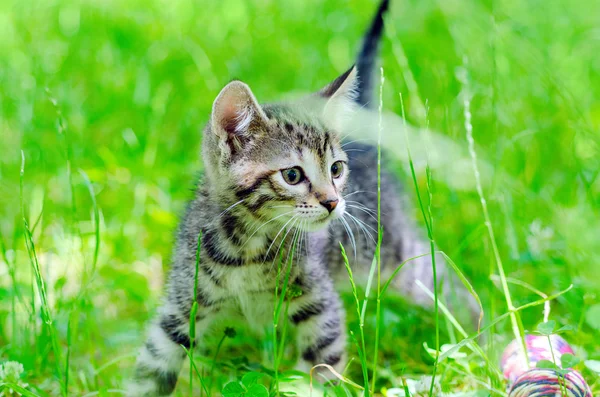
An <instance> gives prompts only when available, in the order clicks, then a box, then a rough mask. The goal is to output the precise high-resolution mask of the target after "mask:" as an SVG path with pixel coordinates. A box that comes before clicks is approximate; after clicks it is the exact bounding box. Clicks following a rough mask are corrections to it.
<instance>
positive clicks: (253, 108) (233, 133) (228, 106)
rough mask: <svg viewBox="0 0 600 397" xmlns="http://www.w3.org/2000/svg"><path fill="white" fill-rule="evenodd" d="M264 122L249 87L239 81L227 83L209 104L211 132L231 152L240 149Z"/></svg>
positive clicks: (263, 116)
mask: <svg viewBox="0 0 600 397" xmlns="http://www.w3.org/2000/svg"><path fill="white" fill-rule="evenodd" d="M268 121H269V119H268V118H267V116H266V115H265V112H264V111H263V110H262V108H261V107H260V105H259V104H258V102H257V101H256V98H255V97H254V94H252V91H251V90H250V87H248V86H247V85H246V84H244V83H242V82H241V81H232V82H231V83H229V84H227V85H226V86H225V87H224V88H223V89H222V90H221V92H220V93H219V95H217V98H216V99H215V102H214V103H213V109H212V117H211V122H212V125H211V126H212V132H213V133H215V134H216V135H217V136H218V137H219V141H220V146H221V147H222V148H225V145H226V146H229V150H230V152H231V153H234V152H236V151H238V150H240V149H241V148H242V147H243V146H244V144H245V143H247V142H248V141H249V140H250V139H251V137H252V133H253V132H256V131H257V130H258V129H260V127H262V126H266V124H267V122H268Z"/></svg>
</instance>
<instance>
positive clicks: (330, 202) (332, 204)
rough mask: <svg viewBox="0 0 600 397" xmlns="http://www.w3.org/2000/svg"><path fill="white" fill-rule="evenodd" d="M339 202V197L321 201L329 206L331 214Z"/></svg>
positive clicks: (325, 205)
mask: <svg viewBox="0 0 600 397" xmlns="http://www.w3.org/2000/svg"><path fill="white" fill-rule="evenodd" d="M338 203H339V200H338V199H335V200H325V201H321V205H322V206H323V207H325V208H327V211H329V213H330V214H331V212H332V211H333V210H334V209H335V207H337V205H338Z"/></svg>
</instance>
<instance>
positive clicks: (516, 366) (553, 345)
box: [501, 335, 574, 384]
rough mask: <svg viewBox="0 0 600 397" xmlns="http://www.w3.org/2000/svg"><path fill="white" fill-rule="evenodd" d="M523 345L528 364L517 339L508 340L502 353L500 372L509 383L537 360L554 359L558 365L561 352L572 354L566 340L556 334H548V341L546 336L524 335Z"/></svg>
mask: <svg viewBox="0 0 600 397" xmlns="http://www.w3.org/2000/svg"><path fill="white" fill-rule="evenodd" d="M525 345H526V346H527V355H528V356H529V366H527V360H526V359H525V357H524V356H523V351H522V348H521V341H519V340H517V339H515V340H513V341H512V342H510V344H509V345H508V346H507V347H506V349H504V353H503V354H502V362H501V368H502V373H503V374H504V377H505V378H506V379H508V381H509V383H510V384H512V383H514V382H515V381H516V380H517V378H518V377H519V376H521V375H522V374H524V373H525V372H526V371H528V370H530V369H532V368H535V366H536V364H537V363H538V361H541V360H548V361H554V360H555V361H554V362H555V363H556V364H558V365H560V358H561V356H562V355H563V354H566V353H570V354H574V353H573V349H572V348H571V346H569V344H568V343H567V341H565V340H564V339H563V338H561V337H560V336H558V335H550V341H548V337H547V336H538V335H525ZM553 355H554V357H553Z"/></svg>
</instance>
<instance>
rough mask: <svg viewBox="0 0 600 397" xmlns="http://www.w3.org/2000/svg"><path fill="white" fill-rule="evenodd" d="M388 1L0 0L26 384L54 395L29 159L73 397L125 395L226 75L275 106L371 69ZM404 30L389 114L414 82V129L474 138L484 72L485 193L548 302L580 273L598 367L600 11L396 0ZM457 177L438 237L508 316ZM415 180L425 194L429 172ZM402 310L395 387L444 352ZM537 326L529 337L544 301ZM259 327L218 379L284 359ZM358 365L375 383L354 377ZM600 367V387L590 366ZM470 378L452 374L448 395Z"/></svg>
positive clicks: (8, 320) (521, 275)
mask: <svg viewBox="0 0 600 397" xmlns="http://www.w3.org/2000/svg"><path fill="white" fill-rule="evenodd" d="M376 6H377V2H376V1H371V0H353V1H346V0H335V1H334V0H327V1H316V0H304V1H272V0H252V1H243V0H223V1H207V0H202V1H193V0H173V1H166V0H147V1H139V0H124V1H116V0H103V1H96V2H94V1H77V0H43V1H35V0H26V1H12V0H3V1H0V233H1V238H2V254H3V255H2V257H1V259H0V363H1V362H3V361H5V360H15V361H19V362H21V363H23V365H24V368H25V374H24V375H23V376H24V378H23V379H24V380H25V381H27V382H28V383H29V384H30V390H33V391H35V393H36V394H39V395H58V393H59V388H58V382H57V380H56V373H55V370H54V361H53V360H54V358H53V355H52V354H50V345H49V343H48V340H49V339H48V338H49V336H48V333H47V331H45V329H46V328H45V327H43V324H42V321H41V318H40V313H39V309H40V307H39V306H40V302H39V301H38V300H34V299H33V296H35V295H36V294H37V292H36V291H35V288H34V287H33V285H34V284H35V283H34V281H33V278H32V270H31V264H30V261H29V257H28V254H27V250H26V246H25V239H24V228H23V221H22V217H21V206H20V203H19V192H20V188H19V174H20V167H21V151H23V154H24V159H25V168H24V178H23V182H24V183H23V191H22V194H23V202H24V206H23V207H24V208H23V211H24V214H25V217H26V218H27V220H28V222H29V225H30V227H32V226H33V225H36V227H35V230H34V233H33V241H34V242H35V248H36V252H37V256H38V259H39V262H40V266H41V268H42V273H43V275H44V277H45V280H46V283H47V284H46V287H47V290H48V294H49V299H50V302H51V305H52V313H53V316H54V317H55V325H56V328H57V331H58V340H59V343H60V345H61V348H62V349H63V350H64V351H65V352H66V346H67V345H69V346H70V351H71V353H70V354H71V363H70V374H71V381H70V390H71V393H72V395H84V394H85V393H90V392H96V391H97V392H99V393H100V395H105V394H106V393H108V390H112V389H120V388H121V387H122V381H123V378H124V377H126V376H127V375H128V373H129V372H128V371H130V368H131V366H132V365H133V361H134V355H135V352H136V350H137V348H138V347H139V345H140V343H141V342H142V340H143V328H144V324H145V323H146V321H148V319H149V318H150V317H151V315H152V313H153V311H154V310H155V309H156V306H157V304H158V301H159V298H160V293H161V286H162V282H163V276H162V271H163V270H164V269H166V268H168V266H169V257H170V252H171V247H172V237H173V232H174V229H175V227H176V224H177V219H178V215H179V214H180V213H181V212H182V210H183V208H184V204H185V201H186V200H187V199H188V198H189V197H190V196H191V189H192V187H193V184H194V182H195V180H196V178H197V176H198V173H199V172H200V171H201V168H202V165H201V160H200V158H199V148H200V142H201V129H202V127H203V125H204V123H205V122H206V121H207V119H208V117H209V113H210V108H211V105H212V101H213V99H214V98H215V96H216V95H217V93H218V92H219V90H220V88H221V87H222V86H223V85H224V84H226V83H227V82H228V81H230V80H231V79H233V78H238V79H241V80H243V81H245V82H246V83H248V84H249V85H250V87H252V89H253V91H254V93H255V95H256V96H257V98H258V99H259V101H264V102H267V101H274V100H277V99H279V98H282V97H285V96H286V95H293V94H297V93H305V92H311V91H314V90H316V89H318V88H320V87H321V86H323V85H325V84H326V83H327V82H329V81H330V80H331V79H333V78H334V77H335V76H337V75H338V74H339V73H341V72H342V71H344V70H346V69H347V68H348V66H349V65H351V64H352V63H353V59H354V55H355V53H356V51H357V49H358V46H359V44H360V38H361V36H362V34H363V32H364V30H365V29H366V27H367V25H368V24H369V21H370V18H371V16H372V14H373V12H374V10H375V8H376ZM386 33H387V34H386V37H385V38H384V41H383V45H382V65H383V67H384V69H385V75H386V84H385V88H384V98H383V100H384V107H385V108H386V109H387V110H389V111H393V112H396V113H398V114H400V112H401V108H400V100H399V95H398V93H402V96H403V98H404V105H405V109H406V115H407V119H408V121H409V123H411V124H413V125H416V126H419V127H425V126H427V125H428V126H429V127H430V129H431V130H432V131H434V132H435V133H434V134H433V135H432V140H433V141H434V142H435V139H436V136H439V135H445V136H446V137H448V138H449V139H451V140H452V141H454V142H455V143H456V144H457V145H459V146H462V147H466V139H465V127H464V116H463V113H464V104H463V100H462V96H461V95H460V93H461V91H462V90H463V89H464V86H465V84H463V83H464V82H465V81H466V84H467V85H468V89H469V90H470V92H471V93H472V95H473V97H472V103H471V112H472V116H473V129H474V136H475V140H476V141H477V151H478V155H479V157H480V158H481V159H482V161H485V162H487V163H488V164H489V165H491V168H490V172H488V173H485V174H484V176H485V178H486V180H485V181H484V182H485V183H484V185H485V195H486V197H487V199H488V205H489V207H490V214H491V218H492V223H493V226H494V229H495V232H496V237H497V241H498V244H499V246H500V251H501V256H502V258H503V261H504V265H505V268H506V271H507V274H508V275H509V276H510V277H512V278H516V279H519V280H521V281H524V282H527V283H529V284H531V285H533V286H534V287H536V288H537V289H539V290H541V291H543V292H545V293H547V294H551V293H555V292H557V291H559V290H562V289H565V288H566V287H568V286H569V285H570V284H573V285H574V288H573V290H571V291H570V292H569V293H567V294H566V295H564V296H561V297H560V298H559V299H558V300H556V301H555V302H553V304H552V305H553V306H552V307H553V312H552V317H551V318H553V319H554V320H556V321H557V322H558V323H560V324H561V325H564V324H570V325H573V326H574V327H575V328H576V331H574V332H571V333H569V334H567V336H566V337H567V339H569V340H570V341H571V342H572V343H573V344H574V345H576V346H577V348H578V354H579V355H580V356H581V358H590V359H593V358H595V359H600V346H598V344H597V340H598V338H599V337H600V306H598V302H599V300H598V294H599V293H600V282H599V280H598V278H597V277H598V269H600V267H599V265H600V263H599V262H600V217H599V209H600V178H598V174H599V173H600V99H599V98H600V51H598V48H599V46H600V2H597V1H592V0H569V1H567V0H553V1H549V2H547V1H540V0H493V1H479V0H461V1H458V0H392V5H391V12H390V13H389V14H388V16H387V28H386ZM461 80H463V82H461ZM425 109H427V110H425ZM438 134H439V135H438ZM442 149H443V148H442ZM467 160H468V158H467ZM398 164H399V165H398V174H399V175H404V176H407V175H408V173H407V170H408V168H407V167H406V165H403V164H402V163H398ZM86 176H87V177H89V179H90V180H91V186H92V187H93V192H94V197H95V200H96V202H97V208H98V210H99V220H100V221H99V223H96V222H95V221H94V212H93V208H94V207H93V201H92V198H91V197H92V196H91V195H90V192H89V186H88V185H87V184H86V182H85V180H86ZM405 180H406V182H407V183H408V186H407V189H406V190H407V192H409V193H410V194H411V196H412V195H413V191H414V189H413V188H412V187H411V186H410V183H411V182H410V181H409V179H408V178H406V179H405ZM455 182H456V181H452V180H449V179H448V178H436V171H435V169H434V170H433V190H432V193H433V201H432V206H433V207H432V211H433V219H434V224H435V230H434V232H435V238H436V242H437V244H438V246H439V248H440V249H442V250H444V251H445V252H446V253H448V255H450V256H451V257H452V258H453V260H454V261H455V262H456V263H457V264H458V265H459V266H460V267H461V269H463V271H464V273H465V274H466V275H467V276H468V277H469V279H470V280H471V281H472V282H473V284H474V286H475V289H476V290H477V292H478V293H479V294H480V296H481V298H482V300H483V303H484V306H485V309H486V318H487V319H488V321H489V319H490V318H494V317H496V316H498V315H500V314H502V313H504V312H506V306H505V304H504V297H503V295H502V294H501V293H500V290H499V289H498V288H497V287H496V286H495V284H494V283H493V282H492V281H491V280H490V274H495V273H496V267H495V263H494V260H493V255H492V252H491V246H490V242H489V238H488V235H487V232H486V230H485V228H484V225H483V215H482V211H481V205H480V202H479V198H478V196H477V192H476V191H474V190H473V189H472V188H464V189H456V188H455V187H453V186H456V183H455ZM419 183H420V187H421V189H422V190H423V189H424V188H425V176H424V175H420V177H419ZM415 216H416V217H418V216H419V213H418V212H417V211H415ZM97 227H98V228H99V230H100V245H99V256H98V260H97V267H96V272H95V276H94V277H93V278H91V279H90V277H89V275H90V274H91V273H92V266H93V264H94V249H95V244H96V235H95V230H96V228H97ZM85 274H87V275H88V276H85ZM90 280H91V281H90ZM82 285H84V286H85V288H83V287H82ZM81 291H84V292H81ZM511 291H512V292H513V295H514V299H515V301H516V305H517V306H518V305H521V304H524V303H527V302H530V301H533V300H536V299H539V297H537V296H536V295H535V294H533V293H531V292H530V291H528V290H527V289H524V288H522V287H519V286H514V285H513V286H511ZM33 301H35V303H33V306H34V307H35V313H32V312H31V310H32V302H33ZM386 313H387V314H386V316H385V321H386V324H387V326H386V330H385V332H384V333H383V342H382V345H383V352H382V356H381V357H382V358H381V360H380V364H381V365H382V368H387V369H386V370H385V371H383V375H382V379H381V381H380V387H388V388H389V387H392V386H394V385H396V386H397V385H398V382H399V380H398V379H399V376H400V375H402V374H413V373H424V374H427V373H428V372H430V371H431V368H430V366H429V365H430V364H431V362H428V361H427V359H426V358H423V357H422V356H423V348H422V343H423V342H428V343H429V345H430V346H431V345H432V340H433V339H432V338H433V328H432V324H433V320H431V314H430V313H428V312H425V311H420V310H419V309H416V308H412V309H406V310H404V309H403V310H396V307H395V304H390V305H389V307H388V309H387V311H386ZM523 319H524V323H525V327H526V328H527V329H533V328H534V327H535V325H536V324H537V323H538V322H539V321H541V310H539V309H538V308H536V309H528V310H526V311H524V312H523ZM69 321H70V327H69V328H70V333H68V332H67V328H68V327H67V324H68V323H69ZM350 322H351V325H352V326H353V327H354V326H355V325H356V319H354V318H350ZM372 322H373V321H371V326H372ZM444 337H445V338H448V337H449V336H447V335H445V336H444ZM244 338H245V337H244V336H243V335H241V336H239V337H238V338H236V340H235V341H232V342H231V343H229V345H230V346H229V347H228V349H232V351H233V353H230V354H229V355H228V354H227V353H225V355H224V357H225V358H223V363H222V365H221V364H220V365H219V367H218V371H217V372H218V373H219V375H218V380H217V382H218V383H219V384H221V383H223V382H225V381H227V379H230V378H232V377H235V376H236V374H239V372H238V371H236V370H232V369H231V368H233V367H235V365H234V364H231V363H229V364H228V360H229V357H234V356H235V355H236V353H235V349H236V346H238V347H237V349H239V351H244V350H241V349H244V346H246V345H247V344H248V343H250V344H252V343H254V344H253V345H252V346H254V347H253V348H251V353H249V354H245V355H247V356H248V357H249V361H250V363H260V362H261V361H262V362H263V364H265V365H267V364H266V363H265V362H264V360H263V358H264V357H265V356H266V354H265V353H264V351H265V350H266V349H268V346H267V347H265V346H263V345H261V343H260V342H257V341H254V342H250V341H248V340H245V339H244ZM510 338H511V334H510V331H509V324H508V323H507V322H504V323H501V325H500V326H499V327H498V328H496V329H495V330H494V334H493V335H489V340H490V341H494V342H497V344H496V345H497V346H496V347H495V348H490V350H489V354H490V356H491V359H492V360H493V361H494V362H495V360H497V358H498V353H497V350H498V349H501V348H502V347H503V346H504V345H505V344H506V342H507V341H508V340H509V339H510ZM444 341H447V340H444ZM209 350H210V349H209ZM210 351H211V352H213V351H214V349H213V350H210ZM211 354H212V353H211ZM209 356H210V355H209ZM415 357H417V358H415ZM349 373H350V374H356V375H357V376H353V379H355V380H357V379H360V377H359V376H358V374H360V371H359V370H358V368H354V367H352V368H351V369H350V372H349ZM586 377H588V380H589V381H590V383H594V382H596V381H597V375H595V374H593V373H592V371H587V372H586ZM182 378H183V377H182ZM184 381H185V380H182V382H184ZM469 384H470V383H469V377H468V376H465V377H464V378H461V377H460V376H455V377H454V378H452V379H450V380H448V381H446V382H445V383H443V387H444V388H445V391H449V390H461V389H464V388H468V387H471V386H469ZM181 389H183V388H181ZM181 393H183V392H181ZM70 395H71V394H70ZM90 395H93V394H90ZM181 395H185V394H181Z"/></svg>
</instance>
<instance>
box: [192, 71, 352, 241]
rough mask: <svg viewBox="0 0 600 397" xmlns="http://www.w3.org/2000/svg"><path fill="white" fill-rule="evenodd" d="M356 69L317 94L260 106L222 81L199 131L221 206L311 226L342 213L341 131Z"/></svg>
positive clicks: (243, 89)
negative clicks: (203, 129)
mask: <svg viewBox="0 0 600 397" xmlns="http://www.w3.org/2000/svg"><path fill="white" fill-rule="evenodd" d="M355 84H356V70H355V68H352V69H350V70H348V71H347V72H346V73H344V74H343V75H341V76H340V77H338V78H337V79H336V80H334V81H333V82H332V83H331V84H329V85H328V86H327V87H325V88H324V89H322V90H321V91H319V93H318V95H314V96H311V97H310V98H305V99H304V100H301V101H297V102H294V103H284V104H276V105H259V104H258V102H257V101H256V98H255V97H254V95H253V93H252V91H251V90H250V88H249V87H248V86H247V85H246V84H244V83H242V82H240V81H233V82H231V83H229V84H228V85H227V86H226V87H225V88H223V90H222V91H221V92H220V93H219V95H218V96H217V98H216V99H215V102H214V104H213V111H212V116H211V121H210V123H209V126H208V128H207V131H206V132H205V134H204V143H203V158H204V165H205V169H206V174H207V178H208V179H209V181H210V183H211V185H212V188H214V189H215V190H216V191H217V194H218V197H219V198H220V199H222V200H223V205H224V206H230V205H233V204H236V203H238V202H239V204H238V205H237V206H236V207H240V208H245V209H247V210H248V211H249V213H251V214H252V216H254V217H256V218H259V219H261V220H265V221H267V220H272V221H271V224H272V225H273V226H277V225H279V226H278V228H279V227H281V225H282V224H286V223H287V224H288V225H289V226H295V227H299V228H301V229H303V230H318V229H322V228H324V227H325V226H327V225H328V224H329V222H330V221H331V220H333V219H336V218H338V217H340V216H341V215H343V213H344V211H345V207H346V204H345V200H344V198H343V197H342V192H343V191H344V187H345V185H346V181H347V178H348V174H349V169H348V157H347V156H346V153H345V152H344V151H343V149H342V145H341V139H340V135H339V133H340V128H341V125H342V123H343V119H344V113H346V112H347V111H348V110H350V109H351V108H352V107H353V94H354V87H355Z"/></svg>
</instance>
